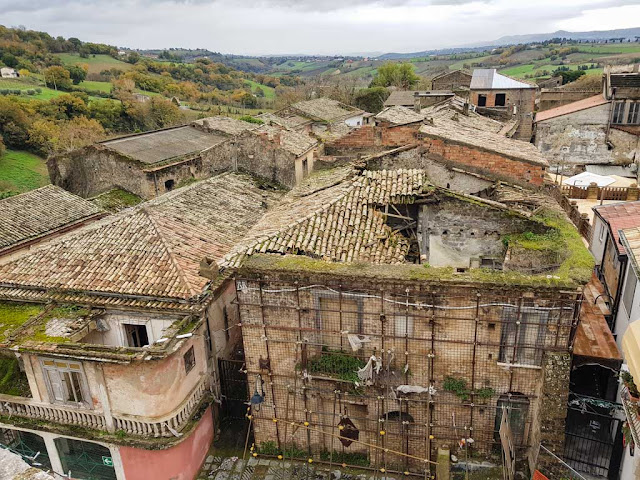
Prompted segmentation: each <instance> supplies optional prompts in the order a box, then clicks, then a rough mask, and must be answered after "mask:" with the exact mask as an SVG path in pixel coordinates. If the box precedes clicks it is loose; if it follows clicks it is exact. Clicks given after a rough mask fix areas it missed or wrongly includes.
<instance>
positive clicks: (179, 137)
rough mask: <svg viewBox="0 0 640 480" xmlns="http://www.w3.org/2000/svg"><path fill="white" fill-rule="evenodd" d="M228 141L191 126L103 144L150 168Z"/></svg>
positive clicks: (121, 138)
mask: <svg viewBox="0 0 640 480" xmlns="http://www.w3.org/2000/svg"><path fill="white" fill-rule="evenodd" d="M225 140H226V137H225V136H222V135H219V134H218V135H216V134H213V133H206V132H203V131H202V130H198V129H197V128H194V127H192V126H189V125H185V126H182V127H174V128H166V129H164V130H156V131H155V132H147V133H141V134H139V135H128V136H126V137H120V138H116V139H113V140H107V141H105V142H102V143H100V144H99V145H102V146H103V147H106V148H108V149H110V150H113V151H116V152H118V153H120V154H122V155H126V156H128V157H130V158H133V159H134V160H137V161H138V162H142V163H145V164H148V165H152V164H155V163H160V162H166V161H167V160H170V159H173V158H178V157H183V156H185V155H190V154H195V153H199V152H201V151H202V150H205V149H207V148H209V147H212V146H213V145H217V144H218V143H221V142H223V141H225Z"/></svg>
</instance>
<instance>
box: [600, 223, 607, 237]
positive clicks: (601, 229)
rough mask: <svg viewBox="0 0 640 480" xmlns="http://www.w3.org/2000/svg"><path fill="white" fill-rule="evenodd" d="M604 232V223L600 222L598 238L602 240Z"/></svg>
mask: <svg viewBox="0 0 640 480" xmlns="http://www.w3.org/2000/svg"><path fill="white" fill-rule="evenodd" d="M604 232H606V228H604V224H600V240H604Z"/></svg>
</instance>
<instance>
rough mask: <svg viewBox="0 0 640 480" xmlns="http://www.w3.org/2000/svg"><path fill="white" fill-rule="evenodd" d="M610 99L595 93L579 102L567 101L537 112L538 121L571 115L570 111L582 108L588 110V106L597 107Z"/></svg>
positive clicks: (577, 110)
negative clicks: (564, 103)
mask: <svg viewBox="0 0 640 480" xmlns="http://www.w3.org/2000/svg"><path fill="white" fill-rule="evenodd" d="M605 103H609V101H608V100H607V99H606V98H604V97H603V96H602V94H600V93H599V94H598V95H594V96H593V97H588V98H583V99H582V100H578V101H577V102H572V103H567V104H566V105H561V106H559V107H556V108H550V109H549V110H545V111H544V112H538V113H536V122H544V121H545V120H549V119H550V118H556V117H561V116H562V115H569V114H570V113H574V112H579V111H580V110H586V109H587V108H593V107H597V106H599V105H604V104H605Z"/></svg>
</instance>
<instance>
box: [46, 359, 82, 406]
mask: <svg viewBox="0 0 640 480" xmlns="http://www.w3.org/2000/svg"><path fill="white" fill-rule="evenodd" d="M42 370H43V373H44V377H45V383H46V385H47V390H48V392H49V399H50V400H51V402H52V403H64V404H66V405H74V406H87V405H89V398H90V397H89V391H88V388H87V379H86V377H85V375H84V372H83V371H82V365H81V364H80V363H77V362H68V361H63V360H58V359H56V360H53V359H43V360H42Z"/></svg>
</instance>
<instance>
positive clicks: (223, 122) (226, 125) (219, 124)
mask: <svg viewBox="0 0 640 480" xmlns="http://www.w3.org/2000/svg"><path fill="white" fill-rule="evenodd" d="M193 125H195V126H196V128H197V129H201V130H203V131H205V132H217V133H223V134H226V135H233V136H235V135H240V134H241V133H242V132H244V131H246V130H253V129H255V128H257V127H258V125H257V124H255V123H249V122H245V121H244V120H237V119H235V118H230V117H224V116H222V115H216V116H213V117H207V118H201V119H200V120H195V121H194V122H193Z"/></svg>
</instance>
